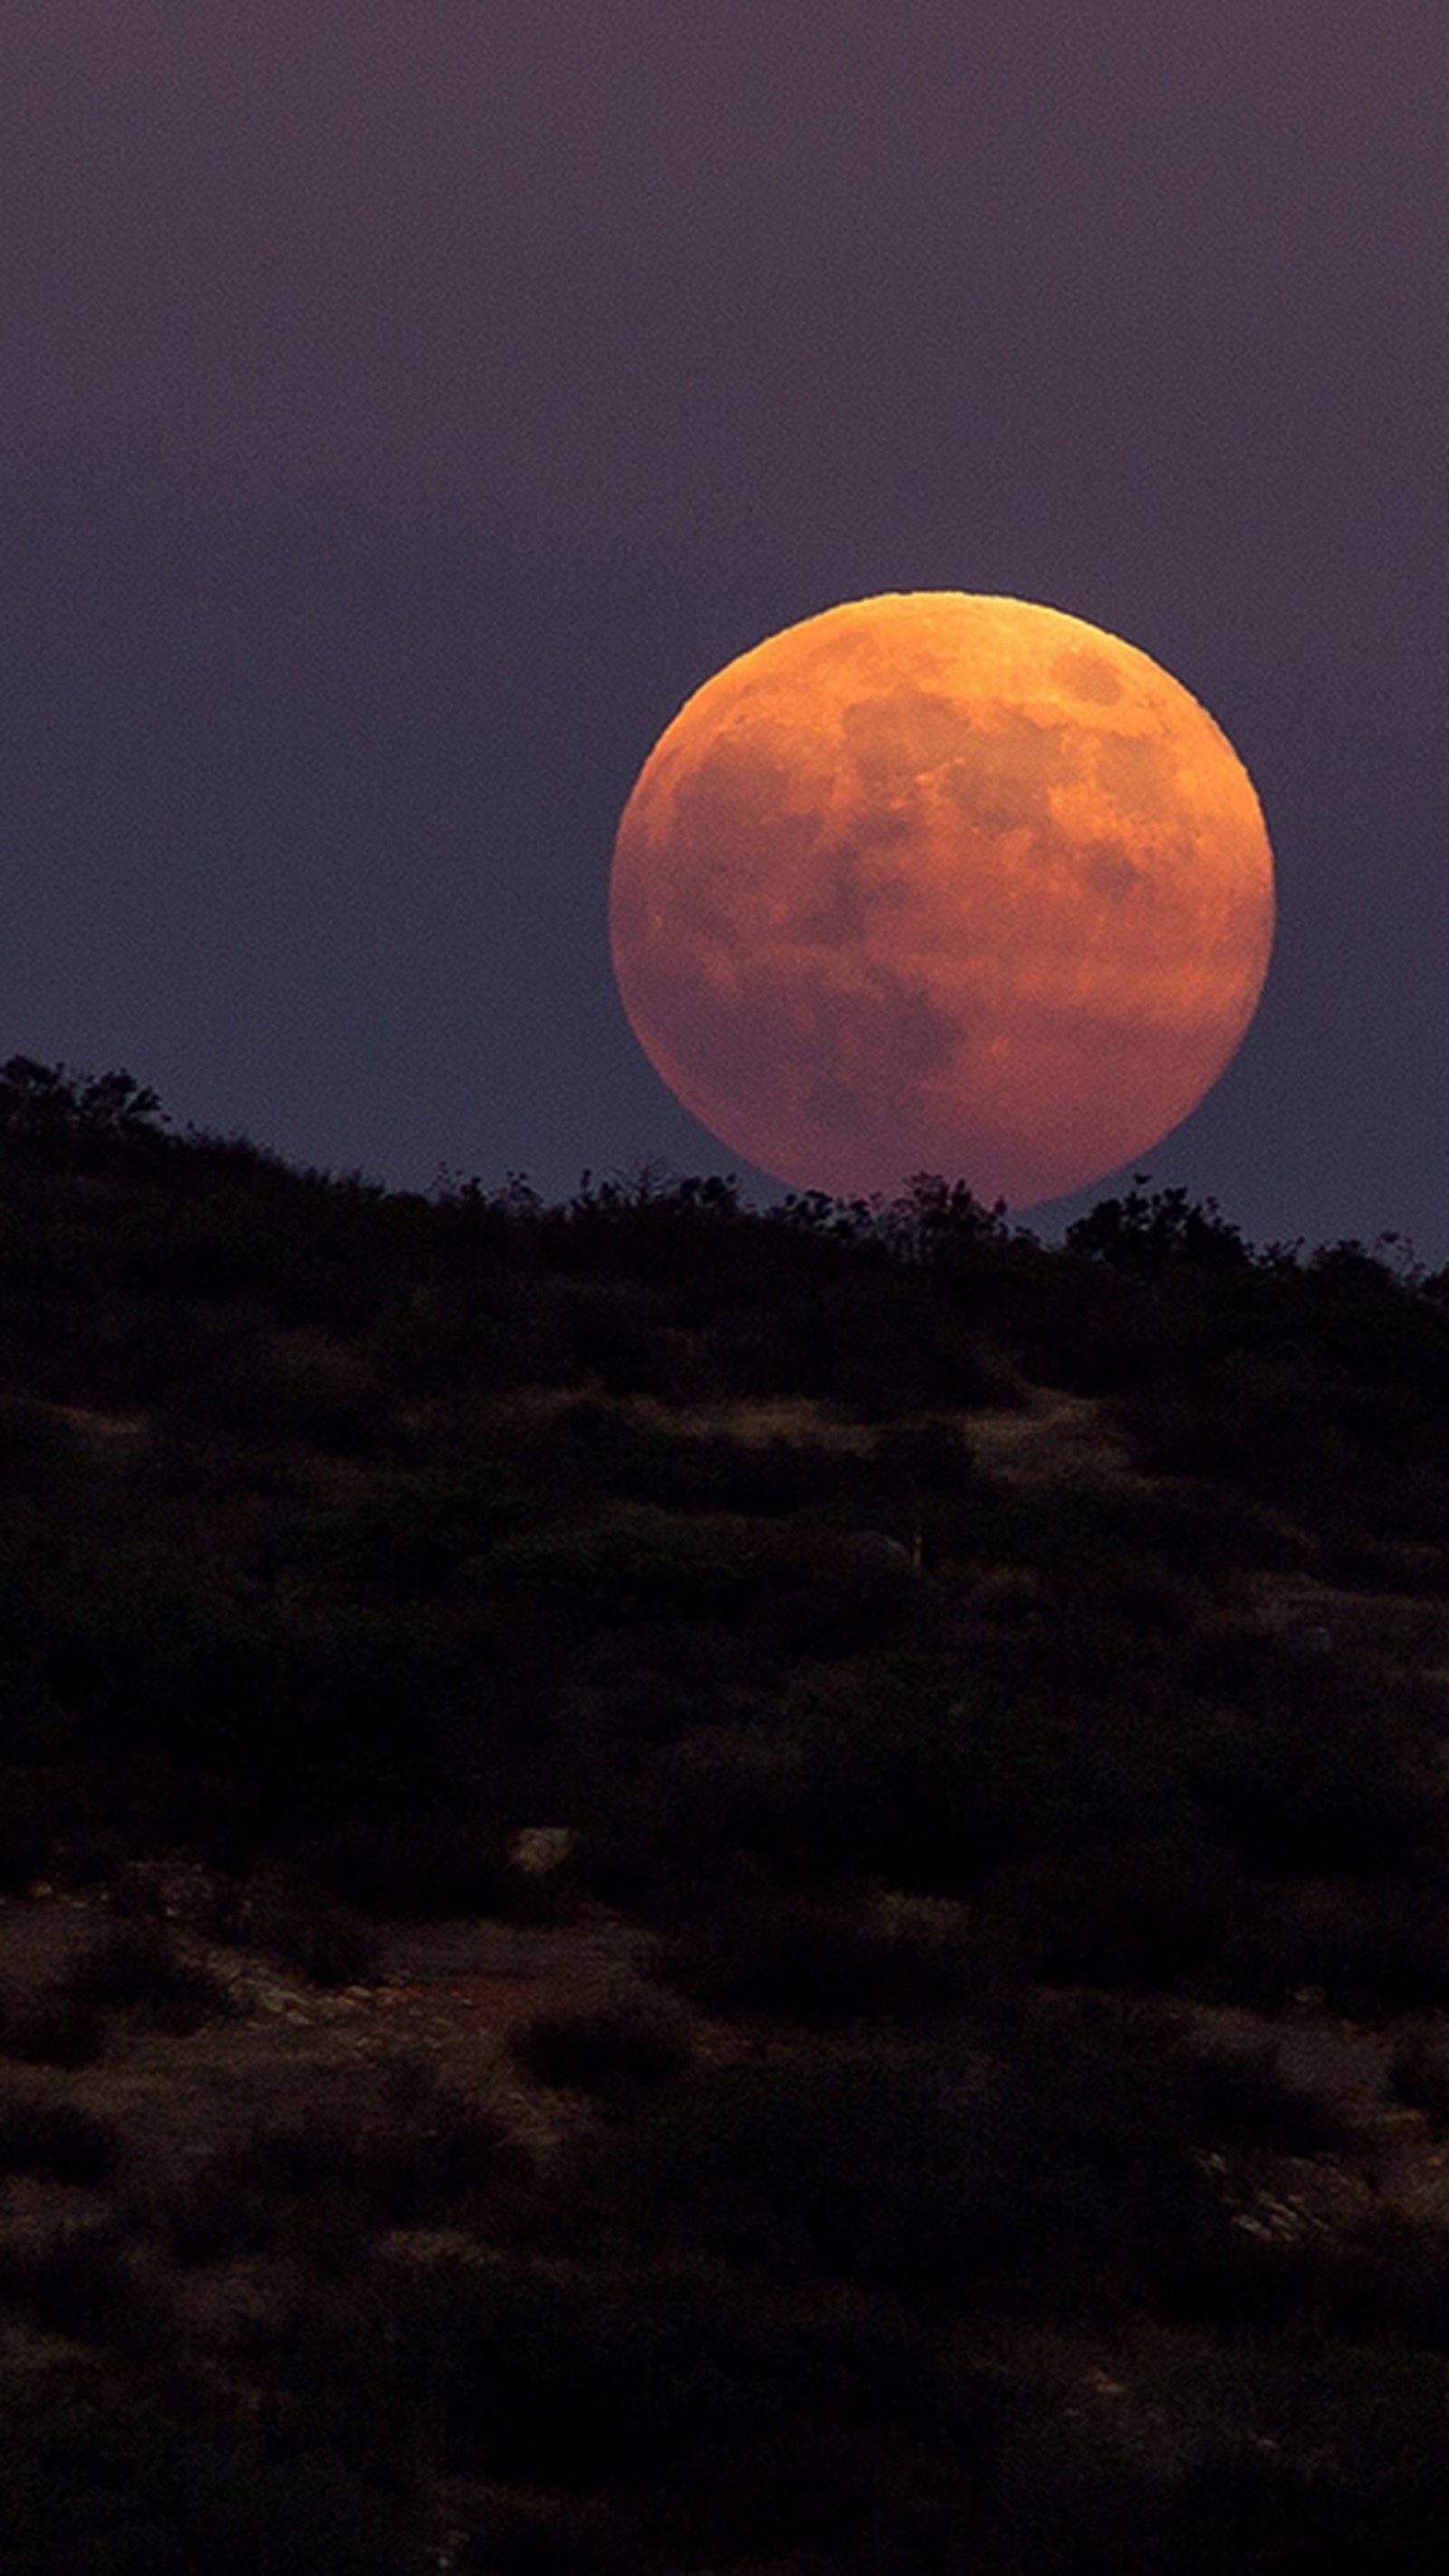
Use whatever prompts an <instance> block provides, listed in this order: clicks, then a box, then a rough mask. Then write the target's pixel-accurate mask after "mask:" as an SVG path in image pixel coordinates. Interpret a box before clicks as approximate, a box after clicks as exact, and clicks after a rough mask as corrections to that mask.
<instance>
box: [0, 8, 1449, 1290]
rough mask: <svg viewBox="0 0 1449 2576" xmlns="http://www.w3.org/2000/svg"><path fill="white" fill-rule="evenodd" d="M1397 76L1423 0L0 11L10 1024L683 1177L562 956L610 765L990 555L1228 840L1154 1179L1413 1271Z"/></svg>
mask: <svg viewBox="0 0 1449 2576" xmlns="http://www.w3.org/2000/svg"><path fill="white" fill-rule="evenodd" d="M1446 65H1449V45H1446V42H1445V32H1444V18H1443V6H1442V0H1389V5H1388V6H1386V7H1384V8H1380V9H1369V8H1366V7H1364V5H1363V0H1272V5H1271V6H1265V5H1264V0H1158V4H1157V5H1151V0H891V4H890V5H889V6H887V5H886V0H870V5H866V0H829V5H827V0H792V5H790V6H789V7H784V6H781V5H780V0H708V5H706V0H406V5H404V4H403V0H387V5H385V6H384V5H383V0H350V5H349V0H124V5H123V6H118V5H116V0H10V6H9V7H8V9H7V10H6V12H5V16H4V23H3V26H0V196H3V206H0V223H3V239H4V242H5V256H4V261H3V266H0V335H3V346H0V439H3V453H4V458H5V465H6V471H5V475H4V483H3V490H0V589H3V616H0V656H3V683H4V716H3V724H4V734H3V758H0V847H3V850H4V859H5V874H4V879H3V884H4V907H3V922H4V937H3V940H0V1052H3V1053H5V1054H9V1053H11V1052H15V1051H23V1052H25V1053H28V1054H32V1055H38V1056H42V1057H45V1058H61V1059H63V1060H65V1061H67V1062H69V1063H71V1064H74V1065H77V1066H81V1067H84V1068H87V1069H90V1070H96V1071H99V1070H104V1069H106V1068H108V1067H111V1066H114V1065H118V1064H125V1065H126V1066H128V1067H129V1068H130V1070H131V1071H132V1072H133V1073H135V1074H136V1075H138V1076H140V1077H141V1078H143V1079H145V1080H147V1081H149V1082H151V1083H153V1084H154V1085H155V1086H156V1088H157V1089H158V1090H159V1091H160V1092H161V1094H162V1097H163V1099H164V1101H165V1103H166V1106H167V1107H168V1109H169V1110H170V1111H171V1113H172V1115H173V1117H174V1118H175V1119H176V1121H177V1122H178V1124H185V1123H187V1122H195V1123H196V1124H198V1125H202V1126H207V1127H214V1128H220V1129H223V1130H227V1131H230V1130H241V1131H243V1132H245V1133H247V1134H249V1135H251V1136H253V1137H255V1138H256V1139H257V1140H258V1141H261V1142H265V1143H270V1144H274V1145H276V1146H278V1147H280V1148H281V1149H282V1150H283V1151H284V1152H286V1153H287V1154H289V1155H292V1156H295V1157H297V1158H299V1159H301V1160H304V1161H308V1162H315V1163H321V1164H325V1165H329V1166H333V1167H345V1168H350V1167H353V1166H361V1167H362V1168H364V1169H366V1170H368V1171H371V1172H375V1173H378V1174H380V1175H382V1176H383V1177H385V1178H387V1179H389V1180H394V1181H400V1182H408V1183H418V1184H426V1183H427V1182H428V1181H429V1180H430V1179H431V1178H432V1176H433V1174H434V1172H435V1170H436V1169H437V1167H438V1165H439V1164H440V1163H444V1164H448V1165H450V1166H452V1167H453V1168H454V1169H456V1170H458V1171H460V1172H465V1173H466V1172H475V1171H476V1172H478V1173H480V1174H481V1175H482V1176H483V1177H484V1178H485V1179H486V1180H493V1179H500V1178H501V1177H502V1176H503V1174H504V1172H505V1171H506V1170H509V1169H523V1170H525V1171H527V1172H528V1173H529V1174H530V1176H531V1177H532V1178H533V1179H534V1181H535V1182H536V1183H537V1184H538V1186H539V1187H541V1188H542V1189H544V1190H545V1191H546V1192H547V1193H548V1194H549V1195H554V1194H558V1193H562V1192H565V1191H567V1190H569V1189H571V1188H572V1187H573V1186H574V1184H575V1183H576V1182H577V1179H578V1176H579V1173H580V1171H581V1169H582V1168H583V1167H584V1166H585V1165H590V1166H592V1167H593V1168H594V1169H595V1170H596V1171H600V1170H609V1169H616V1168H623V1169H628V1168H629V1167H631V1166H633V1165H636V1164H637V1163H638V1162H639V1161H640V1160H641V1159H643V1158H644V1157H646V1156H649V1155H654V1154H657V1155H660V1156H663V1157H665V1158H666V1159H667V1160H668V1161H669V1162H671V1163H672V1164H673V1165H674V1166H675V1167H676V1168H678V1169H681V1170H689V1171H702V1170H720V1169H728V1168H731V1167H733V1165H734V1158H732V1157H730V1156H729V1155H728V1154H727V1153H726V1152H725V1151H724V1150H723V1149H722V1148H720V1147H719V1146H717V1145H716V1144H715V1143H714V1142H713V1140H712V1139H710V1138H709V1137H708V1136H707V1135H706V1134H705V1132H704V1131H703V1130H702V1129H700V1128H698V1127H697V1126H695V1125H694V1123H693V1122H692V1121H691V1120H690V1119H689V1118H688V1117H687V1116H686V1115H685V1113H684V1111H683V1110H682V1109H680V1108H679V1107H678V1106H677V1105H676V1104H675V1103H674V1102H673V1100H672V1099H671V1097H670V1096H669V1094H668V1093H667V1092H666V1091H665V1090H664V1089H663V1088H662V1086H661V1085H660V1083H659V1082H658V1080H657V1078H656V1076H655V1075H654V1074H653V1072H652V1071H651V1069H650V1067H649V1065H648V1063H647V1062H646V1060H645V1058H644V1057H643V1055H642V1054H641V1053H640V1051H639V1049H638V1048H637V1046H636V1045H635V1043H634V1041H633V1039H632V1037H631V1035H630V1033H629V1030H628V1027H627V1024H626V1023H625V1021H624V1018H623V1014H622V1011H621V1008H620V1006H619V1003H618V1001H617V998H616V995H615V992H614V987H613V980H612V976H611V972H610V967H609V960H608V947H607V938H606V913H605V898H606V888H607V871H608V859H609V850H610V845H611V841H612V837H613V831H614V827H615V824H616V822H617V819H618V814H619V811H620V808H621V806H622V804H623V802H624V799H625V797H626V795H627V793H628V790H629V787H630V785H631V784H632V781H633V778H634V776H635V774H636V772H637V770H638V769H639V767H640V765H641V764H642V762H643V760H644V758H645V755H646V754H647V752H648V751H649V749H650V747H651V745H652V743H653V742H654V740H655V738H656V736H657V735H658V733H659V732H660V731H661V730H662V728H663V726H664V724H665V723H666V722H667V721H668V719H669V718H670V716H671V715H672V714H673V713H674V712H675V710H676V708H677V707H678V706H679V704H680V703H681V702H682V700H683V699H684V698H685V697H686V696H687V695H688V694H689V693H690V692H691V691H692V690H693V689H694V688H696V687H697V686H698V685H699V683H700V682H701V681H702V680H704V679H705V678H706V677H707V676H708V675H709V674H710V673H711V672H712V671H714V670H716V669H717V668H719V667H720V665H721V664H723V663H724V662H726V661H728V660H729V659H730V658H731V657H732V656H733V655H734V654H736V653H738V652H740V651H742V650H743V649H744V648H745V647H746V646H748V645H750V644H753V643H755V642H757V641H758V640H759V639H760V638H761V637H763V636H764V635H766V634H768V633H771V632H772V631H774V630H775V629H776V628H778V627H780V626H784V625H788V624H790V623H792V622H793V621H795V620H796V619H798V618H801V617H805V616H808V615H810V614H812V613H813V612H814V611H815V610H817V609H820V608H824V607H827V606H829V605H831V604H832V603H833V602H835V601H837V600H842V599H849V598H854V597H859V596H861V595H863V594H866V593H868V592H872V591H878V590H887V589H913V588H930V589H948V588H959V589H964V590H986V591H993V590H994V591H1006V592H1011V593H1013V594H1015V595H1017V596H1019V597H1023V598H1027V599H1039V600H1042V601H1046V602H1048V603H1050V604H1051V605H1053V606H1056V607H1060V608H1065V609H1068V610H1070V611H1072V612H1073V613H1074V614H1076V615H1078V616H1082V617H1086V618H1089V619H1091V620H1093V621H1094V622H1095V623H1097V624H1099V625H1103V626H1107V627H1109V628H1111V629H1112V630H1113V631H1115V632H1116V633H1118V634H1120V635H1123V636H1125V637H1126V638H1128V639H1129V640H1130V641H1131V642H1133V643H1135V644H1138V645H1141V646H1142V647H1143V648H1144V649H1145V650H1146V651H1147V652H1149V653H1151V654H1153V655H1154V656H1155V657H1156V658H1157V659H1158V660H1159V661H1160V662H1162V663H1163V664H1164V665H1165V666H1166V668H1167V669H1168V670H1170V671H1171V672H1173V673H1174V674H1175V676H1176V677H1177V678H1179V679H1180V680H1182V681H1183V682H1184V683H1185V684H1186V686H1187V687H1189V688H1190V689H1191V690H1192V691H1193V693H1194V694H1195V695H1196V696H1198V697H1199V698H1201V699H1202V701H1203V702H1204V704H1205V705H1207V706H1208V707H1209V708H1210V709H1211V711H1212V713H1213V714H1214V715H1215V716H1216V717H1217V719H1218V721H1219V723H1220V724H1221V725H1222V726H1223V728H1224V730H1225V731H1226V733H1227V734H1228V735H1229V737H1230V739H1231V740H1232V741H1233V743H1234V744H1235V746H1236V747H1237V749H1238V751H1239V752H1240V754H1241V755H1242V757H1243V758H1244V760H1245V761H1246V762H1247V765H1248V767H1249V769H1250V770H1251V772H1252V774H1253V777H1254V780H1255V782H1256V784H1257V787H1258V790H1259V793H1260V796H1261V798H1262V801H1263V805H1264V809H1265V812H1266V815H1267V818H1268V824H1269V829H1270V832H1271V834H1272V837H1273V841H1274V846H1275V849H1276V852H1277V857H1278V864H1279V887H1280V898H1281V919H1280V929H1279V941H1278V949H1277V954H1276V958H1275V962H1274V966H1273V969H1272V973H1271V976H1270V980H1269V985H1268V991H1267V994H1266V997H1265V1000H1264V1004H1263V1007H1262V1010H1261V1012H1260V1014H1259V1018H1258V1021H1257V1023H1256V1024H1255V1027H1254V1029H1253V1030H1252V1032H1251V1033H1250V1035H1249V1038H1248V1040H1247V1042H1246V1044H1245V1046H1244V1048H1243V1050H1242V1053H1241V1054H1240V1056H1239V1057H1238V1059H1237V1061H1236V1062H1235V1064H1234V1065H1233V1066H1232V1067H1231V1068H1230V1070H1229V1072H1228V1073H1227V1075H1226V1076H1225V1077H1224V1079H1223V1081H1222V1082H1221V1084H1220V1085H1219V1086H1218V1088H1217V1090H1216V1091H1215V1092H1214V1093H1213V1094H1212V1095H1211V1097H1210V1099H1209V1100H1208V1101H1207V1102H1206V1103H1205V1104H1204V1106H1203V1107H1202V1108H1201V1109H1200V1110H1199V1111H1198V1112H1197V1114H1196V1115H1195V1116H1194V1117H1193V1118H1192V1119H1191V1120H1190V1121H1189V1122H1188V1123H1187V1125H1186V1126H1184V1127H1183V1128H1181V1129H1180V1130H1179V1131H1178V1132H1177V1134H1176V1135H1175V1136H1174V1137H1172V1138H1171V1139H1170V1140H1169V1141H1168V1142H1167V1143H1166V1144H1164V1145H1163V1146H1161V1147H1159V1148H1158V1149H1157V1150H1156V1151H1155V1152H1154V1153H1153V1154H1152V1155H1151V1156H1150V1157H1148V1158H1147V1159H1148V1161H1149V1163H1150V1167H1151V1169H1152V1171H1153V1174H1154V1177H1155V1178H1156V1179H1157V1180H1159V1181H1162V1182H1169V1181H1182V1182H1184V1183H1186V1184H1187V1185H1188V1186H1189V1187H1190V1188H1192V1189H1193V1190H1194V1191H1195V1192H1205V1191H1212V1192H1215V1193H1216V1194H1217V1195H1218V1196H1219V1198H1220V1199H1221V1200H1222V1202H1223V1205H1224V1207H1225V1208H1226V1209H1227V1211H1228V1213H1229V1214H1231V1215H1233V1216H1235V1217H1236V1218H1237V1219H1238V1220H1239V1221H1240V1222H1241V1223H1242V1224H1243V1225H1244V1226H1245V1227H1246V1228H1247V1230H1248V1231H1249V1232H1250V1233H1252V1234H1254V1235H1256V1236H1258V1237H1259V1238H1264V1237H1270V1236H1293V1235H1297V1234H1304V1235H1307V1236H1309V1237H1310V1238H1311V1239H1314V1240H1317V1239H1322V1238H1327V1237H1334V1236H1339V1235H1344V1234H1356V1235H1361V1236H1366V1237H1372V1236H1373V1235H1374V1234H1376V1233H1377V1232H1378V1230H1379V1229H1380V1228H1381V1227H1397V1228H1399V1229H1401V1230H1403V1231H1406V1232H1407V1233H1409V1234H1410V1235H1412V1236H1413V1237H1414V1239H1415V1240H1416V1242H1417V1243H1418V1245H1419V1247H1420V1249H1421V1251H1422V1252H1424V1253H1425V1254H1426V1255H1428V1256H1430V1257H1432V1258H1433V1259H1435V1260H1436V1261H1443V1260H1445V1259H1449V1046H1446V1027H1449V872H1446V866H1445V859H1446V847H1445V841H1446V836H1445V829H1444V819H1445V805H1446V796H1445V777H1444V749H1445V738H1446V726H1445V701H1446V664H1449V657H1446V651H1445V637H1446V631H1449V618H1446V607H1449V600H1446V595H1445V594H1446V566H1449V526H1446V518H1449V506H1446V503H1449V478H1446V474H1445V468H1444V435H1445V421H1446V418H1449V363H1446V361H1449V297H1446V292H1445V279H1446V277H1449V220H1446V215H1449V169H1446V161H1449V147H1446V134H1449V117H1446V105H1449V76H1446ZM743 1177H744V1178H745V1180H746V1181H747V1182H748V1183H749V1184H750V1185H751V1186H752V1187H758V1188H759V1189H760V1190H761V1192H762V1193H763V1192H764V1190H765V1188H766V1186H767V1185H765V1184H764V1183H763V1182H761V1181H760V1179H759V1176H758V1175H755V1174H752V1173H750V1172H749V1171H747V1170H746V1171H745V1172H744V1173H743ZM965 1177H966V1178H968V1179H969V1178H970V1174H969V1173H968V1174H967V1175H966V1176H965ZM1102 1194H1103V1192H1102V1191H1100V1190H1099V1191H1097V1192H1095V1193H1090V1194H1089V1196H1100V1195H1102ZM1070 1212H1071V1210H1070V1209H1069V1208H1066V1209H1063V1211H1061V1213H1064V1214H1065V1213H1070ZM1040 1222H1042V1223H1043V1225H1044V1226H1045V1228H1046V1230H1048V1231H1050V1230H1052V1228H1053V1225H1054V1222H1055V1219H1054V1218H1053V1217H1046V1218H1043V1219H1042V1220H1040Z"/></svg>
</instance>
